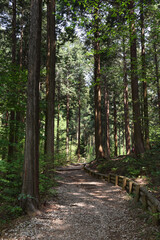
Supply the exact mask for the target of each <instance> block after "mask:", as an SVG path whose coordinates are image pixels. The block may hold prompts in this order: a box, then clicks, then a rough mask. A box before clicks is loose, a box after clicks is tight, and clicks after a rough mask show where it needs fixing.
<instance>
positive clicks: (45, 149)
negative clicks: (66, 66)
mask: <svg viewBox="0 0 160 240" xmlns="http://www.w3.org/2000/svg"><path fill="white" fill-rule="evenodd" d="M50 37H51V36H50V9H49V0H47V62H46V103H48V93H49V74H50V45H51V39H50ZM47 126H48V114H47V108H46V111H45V143H44V153H45V154H46V153H47Z"/></svg>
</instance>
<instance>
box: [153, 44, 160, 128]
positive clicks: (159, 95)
mask: <svg viewBox="0 0 160 240" xmlns="http://www.w3.org/2000/svg"><path fill="white" fill-rule="evenodd" d="M155 41H156V40H155ZM154 61H155V76H156V81H157V96H158V113H159V125H160V85H159V69H158V56H157V46H156V42H154Z"/></svg>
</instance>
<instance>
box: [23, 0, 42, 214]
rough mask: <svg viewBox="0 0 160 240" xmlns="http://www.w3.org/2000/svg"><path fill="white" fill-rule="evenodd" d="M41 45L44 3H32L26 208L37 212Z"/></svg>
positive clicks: (25, 180) (38, 1)
mask: <svg viewBox="0 0 160 240" xmlns="http://www.w3.org/2000/svg"><path fill="white" fill-rule="evenodd" d="M40 45H41V0H31V21H30V41H29V54H28V60H29V65H28V87H27V98H28V99H27V116H26V141H25V154H24V174H23V186H22V195H23V196H25V197H24V198H22V207H23V208H24V209H25V210H26V211H27V212H28V211H35V210H37V209H38V207H39V78H40Z"/></svg>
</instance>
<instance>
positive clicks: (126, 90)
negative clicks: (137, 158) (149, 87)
mask: <svg viewBox="0 0 160 240" xmlns="http://www.w3.org/2000/svg"><path fill="white" fill-rule="evenodd" d="M123 82H124V119H125V140H126V154H130V128H129V108H128V80H127V63H126V50H125V40H124V37H123Z"/></svg>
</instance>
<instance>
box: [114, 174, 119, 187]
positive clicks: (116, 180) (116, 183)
mask: <svg viewBox="0 0 160 240" xmlns="http://www.w3.org/2000/svg"><path fill="white" fill-rule="evenodd" d="M117 185H118V175H116V176H115V186H117Z"/></svg>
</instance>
